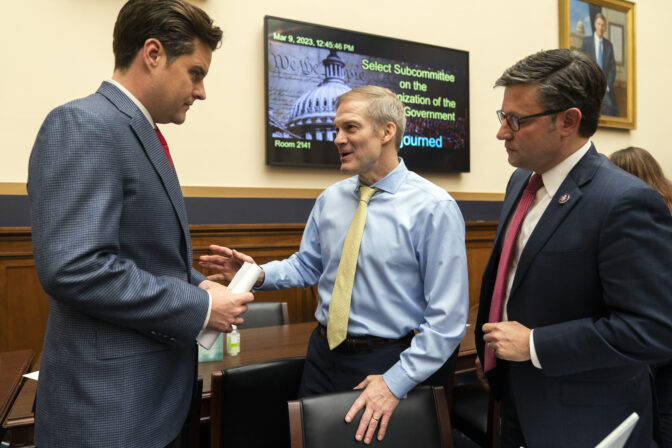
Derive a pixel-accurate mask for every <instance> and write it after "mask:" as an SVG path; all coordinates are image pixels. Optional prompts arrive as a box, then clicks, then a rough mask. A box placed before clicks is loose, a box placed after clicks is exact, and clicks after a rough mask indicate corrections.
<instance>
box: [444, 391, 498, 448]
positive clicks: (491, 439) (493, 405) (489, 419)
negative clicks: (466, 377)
mask: <svg viewBox="0 0 672 448" xmlns="http://www.w3.org/2000/svg"><path fill="white" fill-rule="evenodd" d="M451 420H452V423H453V428H455V429H456V430H459V431H460V432H461V433H462V434H464V435H465V436H467V437H469V438H470V439H471V440H473V441H474V442H476V443H477V444H478V445H480V446H481V447H483V448H499V403H497V402H496V401H495V399H494V398H493V397H492V394H491V393H490V392H489V391H488V390H487V389H486V388H485V386H483V385H482V384H481V383H480V382H478V383H470V384H464V385H460V386H456V387H454V388H453V406H452V410H451Z"/></svg>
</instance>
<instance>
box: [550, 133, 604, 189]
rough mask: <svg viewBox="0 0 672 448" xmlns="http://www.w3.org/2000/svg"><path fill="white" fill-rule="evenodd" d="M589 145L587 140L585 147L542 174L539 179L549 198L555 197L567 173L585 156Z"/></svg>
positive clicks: (589, 142)
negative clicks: (541, 180) (542, 182)
mask: <svg viewBox="0 0 672 448" xmlns="http://www.w3.org/2000/svg"><path fill="white" fill-rule="evenodd" d="M591 145H592V143H591V141H590V140H588V141H587V142H586V144H585V145H583V146H582V147H580V148H579V149H578V150H576V151H575V152H574V153H573V154H572V155H570V156H569V157H567V158H566V159H565V160H563V161H562V162H560V163H558V164H557V165H556V166H554V167H553V168H551V169H550V170H548V171H546V172H545V173H544V174H542V176H541V178H542V179H543V181H544V188H545V189H546V194H547V195H548V196H549V197H551V198H553V196H555V193H556V192H557V191H558V189H559V188H560V185H562V183H563V182H564V181H565V178H566V177H567V175H568V174H569V172H570V171H572V168H574V166H575V165H576V164H577V163H579V160H581V158H582V157H583V156H584V155H586V153H587V152H588V150H589V149H590V146H591Z"/></svg>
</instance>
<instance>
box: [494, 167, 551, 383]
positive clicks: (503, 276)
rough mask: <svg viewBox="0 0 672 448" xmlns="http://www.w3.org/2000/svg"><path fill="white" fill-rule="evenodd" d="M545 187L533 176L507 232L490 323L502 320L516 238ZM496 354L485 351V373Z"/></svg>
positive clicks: (541, 181) (537, 176) (500, 258)
mask: <svg viewBox="0 0 672 448" xmlns="http://www.w3.org/2000/svg"><path fill="white" fill-rule="evenodd" d="M542 185H544V182H543V180H542V179H541V175H539V174H536V173H535V174H533V175H532V178H531V179H530V182H529V183H528V184H527V187H526V188H525V191H523V195H522V197H521V198H520V201H519V202H518V207H517V208H516V212H515V213H514V214H513V218H511V222H510V223H509V229H508V230H507V231H506V237H505V238H504V245H503V246H502V254H501V255H500V257H499V265H498V266H497V279H496V280H495V289H494V291H493V292H492V301H491V302H490V317H489V318H488V322H499V321H500V320H501V319H502V303H504V296H505V295H506V283H507V282H506V280H507V277H508V272H509V266H511V256H512V255H513V247H514V246H515V244H516V238H517V237H518V232H519V231H520V226H521V224H522V223H523V218H525V214H526V213H527V210H528V209H529V208H530V206H531V205H532V203H533V202H534V197H535V196H536V195H537V191H538V190H539V189H540V188H541V187H542ZM495 363H496V360H495V353H494V352H493V351H492V350H489V349H486V350H485V365H484V366H483V370H484V371H485V372H487V371H489V370H491V369H492V368H494V367H495Z"/></svg>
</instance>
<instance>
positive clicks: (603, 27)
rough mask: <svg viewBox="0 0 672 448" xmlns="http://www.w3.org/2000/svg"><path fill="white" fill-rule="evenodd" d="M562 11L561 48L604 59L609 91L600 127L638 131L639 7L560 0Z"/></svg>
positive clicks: (614, 0) (609, 0) (617, 1)
mask: <svg viewBox="0 0 672 448" xmlns="http://www.w3.org/2000/svg"><path fill="white" fill-rule="evenodd" d="M559 8H560V15H559V17H560V48H571V49H574V50H578V51H583V52H584V53H586V54H588V55H590V56H591V57H592V58H593V59H594V60H597V59H598V58H601V59H602V61H601V63H602V65H601V67H602V69H603V70H604V72H605V75H606V76H607V90H608V91H607V94H606V95H605V99H604V104H603V107H602V115H601V116H600V123H599V124H600V126H604V127H609V128H619V129H636V127H637V113H636V112H637V111H636V98H637V97H636V91H635V90H636V89H635V86H636V83H635V80H636V72H635V68H636V64H635V55H636V53H635V4H634V3H631V2H628V1H625V0H559ZM613 40H615V41H613ZM597 42H599V44H598V43H597ZM598 47H599V49H597V48H598ZM598 52H599V53H600V54H597V53H598Z"/></svg>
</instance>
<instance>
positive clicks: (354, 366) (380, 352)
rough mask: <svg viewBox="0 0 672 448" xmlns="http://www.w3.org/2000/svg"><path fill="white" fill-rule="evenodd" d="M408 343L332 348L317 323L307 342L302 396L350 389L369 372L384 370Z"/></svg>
mask: <svg viewBox="0 0 672 448" xmlns="http://www.w3.org/2000/svg"><path fill="white" fill-rule="evenodd" d="M409 345H410V339H408V338H407V339H400V340H399V342H393V343H390V344H387V345H385V346H382V347H375V348H372V349H366V350H362V351H356V352H349V353H346V352H342V351H338V350H334V351H332V350H329V344H328V342H327V339H326V338H325V337H324V336H323V335H322V334H321V333H320V331H319V327H318V328H316V329H315V331H313V333H312V334H311V336H310V341H309V342H308V352H307V353H306V362H305V365H304V368H303V376H302V377H301V385H300V387H299V397H306V396H310V395H318V394H325V393H329V392H341V391H346V390H351V389H353V388H354V387H355V386H357V385H358V384H359V383H361V382H362V381H363V380H364V378H366V377H367V376H368V375H379V374H383V373H385V372H386V371H387V370H388V369H389V368H390V367H392V366H393V365H394V364H395V363H396V362H397V361H399V355H400V354H401V352H403V351H404V350H406V348H408V346H409Z"/></svg>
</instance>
